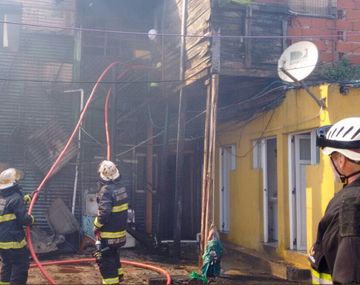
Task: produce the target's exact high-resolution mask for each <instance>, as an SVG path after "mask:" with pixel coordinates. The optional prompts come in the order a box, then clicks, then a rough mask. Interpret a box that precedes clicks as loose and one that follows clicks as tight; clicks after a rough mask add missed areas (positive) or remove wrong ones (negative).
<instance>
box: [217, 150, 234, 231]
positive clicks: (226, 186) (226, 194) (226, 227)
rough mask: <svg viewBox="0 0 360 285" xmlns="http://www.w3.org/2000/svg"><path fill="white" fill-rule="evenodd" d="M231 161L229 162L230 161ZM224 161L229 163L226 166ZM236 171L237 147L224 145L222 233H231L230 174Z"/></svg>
mask: <svg viewBox="0 0 360 285" xmlns="http://www.w3.org/2000/svg"><path fill="white" fill-rule="evenodd" d="M228 160H229V161H228ZM224 161H226V162H227V163H229V162H230V163H229V164H228V165H227V166H225V165H224ZM235 169H236V145H235V144H232V145H223V146H220V148H219V196H220V199H219V212H220V215H219V216H220V226H219V229H220V232H223V233H229V232H230V177H229V175H230V172H231V171H234V170H235Z"/></svg>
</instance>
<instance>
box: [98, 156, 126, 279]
mask: <svg viewBox="0 0 360 285" xmlns="http://www.w3.org/2000/svg"><path fill="white" fill-rule="evenodd" d="M99 175H100V179H99V183H98V184H99V192H98V197H97V198H98V206H99V209H98V215H97V217H96V218H95V221H94V233H95V236H96V237H97V238H98V239H100V241H101V248H100V251H99V252H97V256H96V258H97V262H98V265H99V269H100V273H101V275H102V278H103V280H102V284H119V283H120V282H121V281H122V280H123V276H124V272H123V269H122V267H121V262H120V252H119V249H120V247H121V246H123V245H124V244H125V242H126V225H127V215H128V196H127V193H126V189H125V187H123V186H122V185H121V183H120V173H119V170H118V169H117V167H116V166H115V164H114V163H113V162H112V161H108V160H104V161H103V162H101V163H100V165H99Z"/></svg>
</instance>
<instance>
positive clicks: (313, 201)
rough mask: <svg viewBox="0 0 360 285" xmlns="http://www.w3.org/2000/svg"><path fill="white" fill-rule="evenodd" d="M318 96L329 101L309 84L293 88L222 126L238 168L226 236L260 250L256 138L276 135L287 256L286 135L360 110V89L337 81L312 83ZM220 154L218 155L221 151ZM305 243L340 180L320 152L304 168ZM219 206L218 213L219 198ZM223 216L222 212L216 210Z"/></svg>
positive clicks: (222, 141) (222, 138)
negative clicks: (345, 90) (250, 115)
mask: <svg viewBox="0 0 360 285" xmlns="http://www.w3.org/2000/svg"><path fill="white" fill-rule="evenodd" d="M311 90H312V92H313V93H314V94H315V95H316V96H317V98H325V99H326V105H327V107H326V108H325V109H324V110H320V108H319V107H318V105H317V104H316V103H315V101H314V100H313V99H312V98H311V97H310V96H309V95H308V94H307V93H306V91H305V90H291V91H288V92H287V94H286V98H285V100H284V101H283V102H282V104H281V105H280V106H279V107H278V108H276V109H274V110H270V111H268V112H267V113H264V114H261V115H258V116H257V117H255V118H254V119H252V120H251V121H249V122H246V123H227V124H223V125H221V126H219V128H218V133H217V147H218V150H219V146H222V145H229V144H235V145H236V156H237V158H236V165H237V167H236V169H235V170H234V171H232V172H231V173H230V219H231V220H230V232H229V233H228V234H227V235H225V236H224V238H225V239H227V240H228V241H230V242H232V243H235V244H237V245H240V246H243V247H246V248H251V249H256V250H261V248H262V241H263V211H262V209H263V202H262V199H263V196H262V195H263V194H262V189H263V187H262V173H261V170H259V169H252V157H253V153H252V141H253V140H257V139H260V138H270V137H276V139H277V175H278V177H277V183H278V231H279V235H278V240H279V246H278V253H279V254H280V255H281V256H282V257H284V258H285V259H286V258H291V259H292V258H293V256H291V257H289V256H290V255H289V252H288V248H289V244H290V237H289V236H290V229H289V206H288V205H289V203H288V200H289V194H288V193H289V192H288V188H289V180H288V176H289V175H288V136H289V134H293V133H299V132H300V133H301V132H309V131H311V130H312V129H315V128H317V127H319V126H322V125H328V124H332V123H334V122H336V121H338V120H340V119H342V118H345V117H349V116H360V109H359V108H358V107H357V106H360V89H356V88H350V92H349V94H348V95H345V96H344V95H341V94H340V93H339V86H337V85H321V86H317V87H313V88H311ZM217 157H218V158H219V152H218V155H217ZM217 169H218V171H217V176H216V183H215V185H216V191H217V195H216V199H217V201H219V192H218V189H219V175H218V173H219V161H218V160H217ZM306 185H307V186H306V196H307V200H306V213H307V244H308V247H310V246H311V245H312V244H313V242H314V239H315V238H316V231H317V224H318V222H319V220H320V218H321V217H322V215H323V213H324V211H325V209H326V206H327V204H328V202H329V200H330V199H331V198H332V196H333V195H334V192H335V191H336V190H338V189H339V188H340V186H341V185H338V184H335V183H334V180H333V176H332V172H331V168H330V164H329V159H328V158H327V157H324V156H323V155H322V154H320V164H318V165H311V166H310V165H309V166H307V168H306ZM215 211H216V213H217V214H218V213H219V203H216V207H215ZM217 221H219V215H217Z"/></svg>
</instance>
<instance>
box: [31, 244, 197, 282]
mask: <svg viewBox="0 0 360 285" xmlns="http://www.w3.org/2000/svg"><path fill="white" fill-rule="evenodd" d="M121 254H122V259H124V260H129V261H135V262H140V263H146V264H149V265H153V266H156V267H160V268H162V269H165V270H167V271H168V272H169V273H170V274H171V275H173V276H187V275H189V274H190V273H191V272H192V271H198V268H197V266H196V264H194V263H193V262H191V261H189V260H186V261H181V262H179V263H177V264H174V263H173V262H171V261H170V260H168V259H167V258H163V257H159V256H155V255H147V254H141V253H139V252H138V251H134V250H123V251H122V253H121ZM89 257H91V256H90V255H71V256H69V255H63V256H58V257H57V260H65V259H77V258H89ZM49 261H50V260H49ZM123 267H124V271H125V280H124V283H123V284H129V285H135V284H136V285H142V284H149V279H150V278H152V277H159V276H161V275H160V274H159V273H157V272H154V271H150V270H146V269H142V268H138V267H134V266H129V265H123ZM46 270H47V271H48V272H49V273H50V275H51V276H52V278H53V279H54V280H55V281H56V283H57V284H101V275H100V273H99V270H98V267H97V265H96V264H95V263H93V264H76V265H56V266H47V267H46ZM46 283H47V282H46V280H45V279H44V278H43V277H42V275H41V273H40V271H39V269H37V268H33V269H30V271H29V278H28V284H29V285H35V284H46Z"/></svg>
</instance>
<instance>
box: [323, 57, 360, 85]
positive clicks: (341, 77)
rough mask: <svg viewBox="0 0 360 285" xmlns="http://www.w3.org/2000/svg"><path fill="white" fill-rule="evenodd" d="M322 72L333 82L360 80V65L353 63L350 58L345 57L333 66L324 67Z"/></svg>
mask: <svg viewBox="0 0 360 285" xmlns="http://www.w3.org/2000/svg"><path fill="white" fill-rule="evenodd" d="M320 73H321V75H322V76H323V77H324V78H325V79H326V80H328V81H331V82H334V81H335V82H338V81H347V80H358V79H360V65H353V64H351V63H350V62H349V60H348V59H346V58H343V59H341V60H340V61H338V62H335V63H333V64H332V65H331V66H326V67H323V68H322V70H321V71H320Z"/></svg>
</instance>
